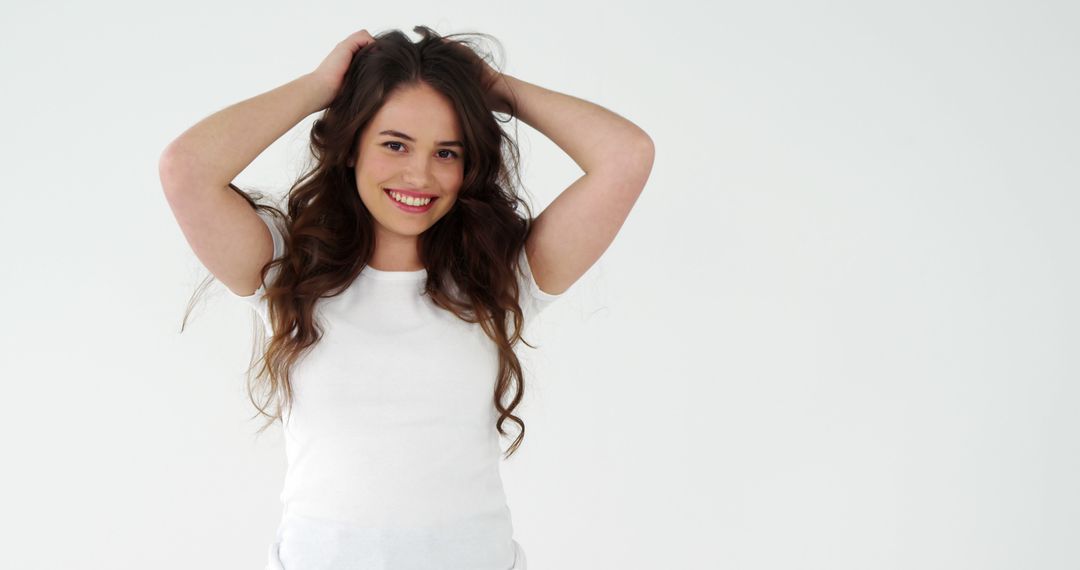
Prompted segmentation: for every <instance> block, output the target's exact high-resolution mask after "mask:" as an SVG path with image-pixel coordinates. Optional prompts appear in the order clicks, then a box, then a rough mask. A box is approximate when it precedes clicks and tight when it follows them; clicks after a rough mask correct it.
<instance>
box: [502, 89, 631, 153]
mask: <svg viewBox="0 0 1080 570" xmlns="http://www.w3.org/2000/svg"><path fill="white" fill-rule="evenodd" d="M502 77H503V78H504V79H505V87H504V88H505V89H507V90H508V91H509V92H510V93H512V95H511V96H506V95H505V93H504V97H506V98H507V99H508V100H514V101H515V103H516V105H517V117H518V118H519V119H521V120H522V121H524V122H525V123H526V124H527V125H529V126H530V127H532V128H534V129H536V130H538V131H540V132H541V133H543V134H544V136H546V137H548V138H549V139H551V140H552V142H554V143H555V144H556V145H558V147H559V148H561V149H562V150H563V151H564V152H566V154H568V155H570V158H572V159H573V160H574V162H576V163H577V164H578V166H580V167H581V169H582V170H584V171H585V172H593V171H595V170H597V169H601V168H620V169H621V168H624V167H625V166H626V164H627V160H628V159H632V158H633V156H634V153H638V152H641V153H648V152H651V148H652V139H650V138H649V135H647V134H646V133H645V131H643V130H641V128H640V127H638V126H637V125H635V124H634V123H632V122H630V121H628V120H626V119H624V118H623V117H621V116H619V115H617V114H616V113H614V112H612V111H609V110H607V109H605V108H604V107H601V106H600V105H596V104H594V103H590V102H589V101H585V100H584V99H579V98H577V97H574V96H572V95H566V94H564V93H559V92H558V91H552V90H550V89H545V88H543V87H540V86H539V85H534V84H532V83H529V82H527V81H523V80H521V79H517V78H515V77H512V76H509V75H506V74H503V76H502Z"/></svg>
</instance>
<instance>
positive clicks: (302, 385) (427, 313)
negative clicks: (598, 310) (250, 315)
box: [230, 211, 565, 570]
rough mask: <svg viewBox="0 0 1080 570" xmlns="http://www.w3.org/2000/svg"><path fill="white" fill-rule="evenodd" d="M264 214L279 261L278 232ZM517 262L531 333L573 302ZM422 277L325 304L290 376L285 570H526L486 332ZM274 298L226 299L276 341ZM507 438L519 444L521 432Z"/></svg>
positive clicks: (388, 275) (494, 359)
mask: <svg viewBox="0 0 1080 570" xmlns="http://www.w3.org/2000/svg"><path fill="white" fill-rule="evenodd" d="M258 214H259V216H260V217H261V218H262V219H263V221H264V222H266V224H267V227H269V228H270V232H271V235H272V237H273V241H274V259H278V258H280V257H281V256H282V255H283V252H284V240H283V238H282V229H281V228H279V227H278V226H277V224H276V223H275V220H274V218H273V217H272V216H271V215H269V214H266V213H265V212H262V211H260V212H258ZM521 260H522V263H521V269H522V273H521V274H520V275H519V277H520V279H521V281H520V283H521V286H522V289H521V298H520V302H521V305H522V311H523V312H524V317H525V322H526V323H530V322H531V321H532V319H533V318H534V317H535V316H536V315H538V314H540V312H541V311H542V310H543V309H544V308H546V307H547V306H548V305H549V304H550V303H551V302H553V301H555V300H556V299H558V298H560V297H562V295H563V294H560V295H552V294H549V293H545V292H544V291H541V290H540V288H539V287H538V286H537V284H536V281H535V280H534V279H533V277H532V272H531V269H530V267H529V264H528V261H527V258H526V257H525V253H524V250H522V254H521ZM276 270H277V268H276V267H275V268H272V270H271V272H270V273H269V274H268V275H267V280H266V282H267V283H272V282H273V280H274V278H275V277H276ZM426 276H427V271H426V270H425V269H421V270H419V271H379V270H376V269H373V268H371V267H365V268H364V270H363V271H362V272H361V274H360V276H359V277H357V279H356V280H355V281H354V282H353V283H352V284H351V285H350V286H349V287H348V288H347V289H346V290H345V291H344V292H342V293H341V294H340V295H337V296H335V297H328V298H322V299H319V301H318V302H317V303H316V305H315V311H316V315H317V319H318V323H320V325H321V326H322V327H323V331H324V332H323V336H322V338H321V339H320V340H319V341H318V342H317V343H316V344H315V345H314V346H313V347H312V348H311V352H310V353H308V354H305V355H302V356H301V357H300V359H299V360H298V361H297V363H296V365H295V366H294V368H293V370H292V375H291V384H292V389H293V398H294V399H293V408H292V413H291V415H290V414H288V413H285V417H284V418H283V419H284V420H285V423H284V425H283V433H284V438H285V451H286V456H287V459H288V470H287V472H286V477H285V484H284V489H283V491H282V493H281V497H280V498H281V501H282V504H283V505H284V515H283V520H282V523H281V526H280V527H279V530H278V537H277V540H278V542H277V543H275V545H274V548H276V549H277V550H278V552H279V553H280V562H282V563H283V565H284V567H285V568H290V567H296V568H303V569H304V570H322V569H327V570H328V569H331V568H333V569H335V570H339V569H344V568H353V567H355V568H370V569H377V568H384V569H394V570H398V569H406V568H424V569H426V570H431V569H435V568H461V569H466V568H467V569H470V570H508V569H510V568H523V567H524V566H523V560H522V559H521V558H522V556H523V553H522V552H521V549H520V545H518V544H517V543H516V541H514V540H513V537H512V535H513V526H512V524H511V519H510V511H509V508H508V507H507V503H506V497H505V495H504V493H503V486H502V480H501V478H500V474H499V461H500V458H501V453H502V452H501V450H500V441H499V435H498V432H497V431H496V429H495V421H496V420H497V419H498V413H497V411H496V410H495V406H494V401H493V397H494V390H495V381H496V375H497V371H498V364H499V362H498V351H497V349H496V347H495V344H494V343H493V342H492V341H491V339H489V338H488V337H487V336H486V335H485V334H484V332H483V330H482V329H481V328H480V325H479V324H471V323H466V322H465V321H463V320H461V319H459V318H458V317H456V316H455V315H453V314H452V313H450V312H449V311H446V310H444V309H442V308H440V307H438V306H436V305H435V304H434V303H433V302H432V301H431V299H430V298H429V297H427V296H425V295H422V294H421V293H422V292H423V285H424V279H426ZM264 292H265V286H260V288H259V289H258V290H257V291H255V293H253V294H252V295H250V296H247V297H241V296H239V295H236V294H235V293H232V292H231V291H230V293H231V294H232V296H233V297H235V298H238V299H241V300H243V301H245V302H247V303H249V304H250V305H251V307H252V308H253V309H254V310H255V311H256V312H257V313H258V314H259V315H260V317H261V318H262V320H263V323H264V325H265V327H266V329H267V334H270V332H271V329H270V322H269V318H268V312H267V304H266V301H265V300H264V299H263V298H262V295H263V293H264ZM564 294H565V293H564ZM525 332H526V333H527V332H528V328H526V331H525ZM525 337H526V340H528V341H529V342H530V343H533V344H536V343H535V342H534V341H533V339H532V338H530V337H529V336H528V334H526V335H525ZM516 346H522V345H521V344H518V345H516ZM509 396H510V394H508V395H507V396H506V399H504V402H506V401H507V400H508V399H509ZM503 425H504V427H505V428H507V429H508V432H509V433H510V434H511V435H510V437H511V438H512V437H514V436H516V431H514V430H513V428H514V427H515V426H516V424H513V423H512V422H509V421H507V422H504V423H503ZM507 441H508V442H509V441H511V439H508V440H507ZM274 554H275V553H274V552H273V549H272V552H271V555H272V556H273V555H274ZM515 557H516V558H517V559H518V561H517V562H516V563H515ZM274 563H275V561H274V560H271V567H273V564H274ZM290 563H291V564H290Z"/></svg>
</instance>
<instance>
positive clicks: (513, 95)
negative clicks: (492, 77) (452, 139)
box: [492, 74, 654, 295]
mask: <svg viewBox="0 0 1080 570" xmlns="http://www.w3.org/2000/svg"><path fill="white" fill-rule="evenodd" d="M492 94H493V95H495V96H496V97H498V98H501V99H502V100H503V101H510V100H512V101H514V102H515V104H516V107H517V117H518V118H519V119H521V120H522V121H524V122H525V123H526V124H528V125H529V126H531V127H533V128H534V129H536V130H538V131H540V132H541V133H543V134H544V136H546V137H548V138H549V139H551V140H552V142H554V143H555V144H556V145H558V146H559V148H561V149H562V150H563V151H565V152H566V154H568V155H570V158H572V159H574V162H576V163H577V164H578V166H580V167H581V169H582V170H584V171H585V174H584V175H583V176H582V177H581V178H578V179H577V180H576V181H574V183H573V184H571V185H570V186H568V187H567V188H566V189H565V190H563V191H562V192H561V193H560V194H559V195H558V196H557V197H556V198H555V200H553V201H552V202H551V204H550V205H548V207H547V208H545V209H544V211H543V212H541V213H540V215H539V216H537V218H536V220H534V222H533V228H532V231H531V233H530V235H529V238H528V241H527V242H526V244H525V253H526V255H527V256H528V259H529V267H530V268H531V269H532V273H533V277H534V278H535V279H536V283H537V285H539V286H540V289H541V290H543V291H545V292H547V293H550V294H553V295H557V294H560V293H562V292H564V291H566V290H567V289H569V288H570V286H571V285H573V284H574V282H576V281H577V280H578V279H579V278H580V277H581V276H582V275H584V274H585V272H586V271H587V270H588V269H589V268H590V267H592V265H593V264H594V263H596V260H597V259H599V258H600V256H601V255H602V254H603V253H604V251H606V250H607V248H608V246H610V245H611V242H612V241H614V239H615V234H617V233H618V232H619V229H620V228H621V227H622V225H623V222H624V221H626V218H627V216H629V215H630V209H631V208H633V206H634V203H635V202H636V201H637V198H638V196H639V195H640V194H641V191H642V190H643V189H644V188H645V182H646V181H647V180H648V178H649V173H650V171H651V170H652V164H653V155H654V150H653V142H652V139H651V138H649V135H647V134H645V131H643V130H641V128H640V127H638V126H637V125H635V124H634V123H631V122H630V121H628V120H626V119H624V118H623V117H620V116H619V115H617V114H615V113H613V112H611V111H609V110H607V109H605V108H603V107H601V106H599V105H596V104H593V103H590V102H588V101H585V100H582V99H578V98H577V97H573V96H570V95H566V94H563V93H559V92H557V91H552V90H549V89H545V88H543V87H540V86H538V85H534V84H532V83H529V82H527V81H522V80H520V79H517V78H515V77H512V76H509V75H506V74H499V80H497V81H495V83H494V85H493V88H492ZM499 107H501V108H502V109H506V107H505V106H502V105H500V106H499Z"/></svg>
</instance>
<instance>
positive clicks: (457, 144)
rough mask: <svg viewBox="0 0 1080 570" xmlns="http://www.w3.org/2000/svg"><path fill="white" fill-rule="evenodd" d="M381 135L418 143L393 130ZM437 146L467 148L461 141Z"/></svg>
mask: <svg viewBox="0 0 1080 570" xmlns="http://www.w3.org/2000/svg"><path fill="white" fill-rule="evenodd" d="M379 134H380V135H390V136H393V137H401V138H403V139H405V140H407V141H409V142H416V139H414V138H412V137H410V136H409V135H407V134H405V133H403V132H401V131H395V130H392V129H388V130H385V131H382V132H381V133H379ZM436 146H456V147H459V148H465V144H464V143H462V142H461V141H441V142H439V143H438V144H437V145H436Z"/></svg>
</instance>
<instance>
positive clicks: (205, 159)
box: [158, 74, 333, 192]
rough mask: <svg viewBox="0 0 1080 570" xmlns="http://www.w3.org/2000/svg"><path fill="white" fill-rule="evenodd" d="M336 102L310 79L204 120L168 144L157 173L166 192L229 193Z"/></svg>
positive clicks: (258, 96)
mask: <svg viewBox="0 0 1080 570" xmlns="http://www.w3.org/2000/svg"><path fill="white" fill-rule="evenodd" d="M331 97H333V94H332V93H331V94H329V95H328V94H327V88H326V87H325V86H324V84H323V83H322V82H320V81H319V80H318V79H317V78H316V77H314V76H313V75H311V74H305V75H302V76H300V77H298V78H296V79H294V80H292V81H290V82H288V83H286V84H284V85H282V86H280V87H277V88H276V89H273V90H271V91H267V92H266V93H263V94H261V95H257V96H255V97H252V98H250V99H246V100H244V101H241V102H239V103H235V104H233V105H230V106H229V107H226V108H225V109H223V110H221V111H218V112H216V113H214V114H213V115H210V116H209V117H206V118H205V119H203V120H201V121H199V122H198V123H196V124H195V126H193V127H191V128H189V129H188V130H186V131H184V132H183V134H181V135H180V136H179V137H177V138H176V139H175V140H173V141H172V142H171V143H169V146H167V147H166V148H165V151H164V152H163V153H162V154H161V158H160V160H159V163H158V170H159V173H160V176H161V184H162V187H163V188H164V190H165V192H174V191H175V192H190V191H199V190H200V189H203V190H206V189H218V190H220V189H221V188H227V187H228V185H229V183H230V182H232V181H233V179H234V178H236V176H237V175H238V174H240V173H241V172H242V171H243V170H244V169H245V168H247V166H248V165H249V164H251V163H252V162H253V161H254V160H255V157H257V156H259V155H260V154H261V153H262V152H263V151H264V150H266V149H267V147H269V146H270V145H271V144H272V143H273V142H274V141H276V140H277V139H279V138H281V136H282V135H284V134H285V133H287V132H288V131H289V130H290V129H292V128H293V127H295V126H296V125H297V124H298V123H299V122H300V121H302V120H303V119H304V118H305V117H307V116H308V115H310V114H312V113H316V112H318V111H321V110H322V109H324V108H326V101H327V100H328V99H329V98H331Z"/></svg>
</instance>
